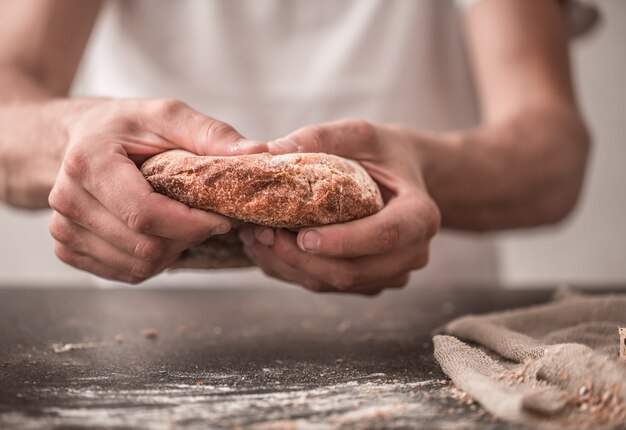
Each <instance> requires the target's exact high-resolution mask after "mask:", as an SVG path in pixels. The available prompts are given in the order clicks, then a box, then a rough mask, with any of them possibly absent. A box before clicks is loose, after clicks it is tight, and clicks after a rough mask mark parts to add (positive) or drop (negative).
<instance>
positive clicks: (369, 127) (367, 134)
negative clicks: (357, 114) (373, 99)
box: [350, 119, 377, 143]
mask: <svg viewBox="0 0 626 430" xmlns="http://www.w3.org/2000/svg"><path fill="white" fill-rule="evenodd" d="M350 122H351V126H352V130H353V132H354V134H355V135H356V136H358V137H359V140H360V141H361V142H368V143H371V142H375V141H376V140H377V139H376V127H374V125H373V124H372V123H370V122H368V121H365V120H362V119H352V120H350Z"/></svg>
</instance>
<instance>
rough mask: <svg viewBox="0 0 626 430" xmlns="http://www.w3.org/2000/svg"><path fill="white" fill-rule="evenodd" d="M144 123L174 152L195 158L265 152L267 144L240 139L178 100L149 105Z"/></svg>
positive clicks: (229, 126)
mask: <svg viewBox="0 0 626 430" xmlns="http://www.w3.org/2000/svg"><path fill="white" fill-rule="evenodd" d="M150 103H152V104H153V105H151V106H149V107H148V109H146V111H147V114H146V115H145V116H146V122H147V123H148V124H149V126H150V127H151V128H152V129H153V130H155V131H156V132H157V133H158V134H160V135H161V136H162V137H164V138H165V139H167V140H168V141H170V142H171V143H172V144H173V146H174V147H175V148H181V149H185V150H187V151H190V152H193V153H194V154H198V155H217V156H219V155H244V154H255V153H259V152H267V151H268V148H267V144H266V143H263V142H258V141H255V140H250V139H247V138H245V137H244V136H242V135H241V134H240V133H239V132H238V131H237V130H235V129H234V128H233V127H232V126H231V125H229V124H226V123H225V122H222V121H219V120H217V119H215V118H211V117H209V116H206V115H203V114H201V113H200V112H198V111H196V110H194V109H192V108H191V107H189V106H188V105H186V104H185V103H183V102H181V101H178V100H156V101H151V102H150Z"/></svg>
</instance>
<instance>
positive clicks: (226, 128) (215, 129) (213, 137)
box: [203, 120, 235, 142]
mask: <svg viewBox="0 0 626 430" xmlns="http://www.w3.org/2000/svg"><path fill="white" fill-rule="evenodd" d="M204 127H205V128H204V132H203V135H204V136H205V137H206V139H207V142H213V141H218V140H221V139H224V138H225V137H227V136H228V135H230V134H232V133H233V132H234V131H235V129H234V128H232V127H231V126H230V125H228V124H226V123H225V122H222V121H218V120H211V121H209V122H208V123H207V124H206V125H205V126H204Z"/></svg>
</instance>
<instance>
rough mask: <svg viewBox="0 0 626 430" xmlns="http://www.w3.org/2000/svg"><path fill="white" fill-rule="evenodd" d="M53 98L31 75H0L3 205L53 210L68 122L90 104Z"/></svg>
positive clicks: (0, 187)
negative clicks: (53, 192) (53, 191)
mask: <svg viewBox="0 0 626 430" xmlns="http://www.w3.org/2000/svg"><path fill="white" fill-rule="evenodd" d="M53 97H54V95H53V94H51V93H50V92H49V91H48V90H46V88H45V87H44V86H42V85H39V84H38V83H37V81H36V80H34V79H32V78H31V77H30V76H28V75H27V74H24V73H18V72H14V71H9V70H6V69H4V70H2V71H1V72H0V201H3V202H6V203H8V204H10V205H12V206H16V207H23V208H30V209H37V208H45V207H47V206H48V203H47V202H48V194H49V192H50V190H51V188H52V185H53V184H54V179H55V177H56V174H57V171H58V169H59V166H60V164H61V161H62V159H63V155H64V153H65V146H66V144H67V141H68V139H67V127H66V124H67V121H68V119H69V117H70V116H71V115H73V114H75V113H76V112H77V111H79V110H80V107H81V106H84V105H85V104H86V103H88V102H86V101H82V100H69V99H62V98H53Z"/></svg>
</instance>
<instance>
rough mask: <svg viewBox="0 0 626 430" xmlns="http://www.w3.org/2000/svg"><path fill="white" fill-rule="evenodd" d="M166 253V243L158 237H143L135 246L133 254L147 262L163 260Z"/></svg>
mask: <svg viewBox="0 0 626 430" xmlns="http://www.w3.org/2000/svg"><path fill="white" fill-rule="evenodd" d="M165 253H166V246H165V243H164V242H163V241H162V240H160V239H158V238H156V237H150V236H142V237H141V238H140V239H139V240H138V241H137V243H136V244H135V249H134V252H133V254H134V255H135V256H136V257H139V258H145V259H147V260H158V259H161V258H163V257H164V256H165Z"/></svg>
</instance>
